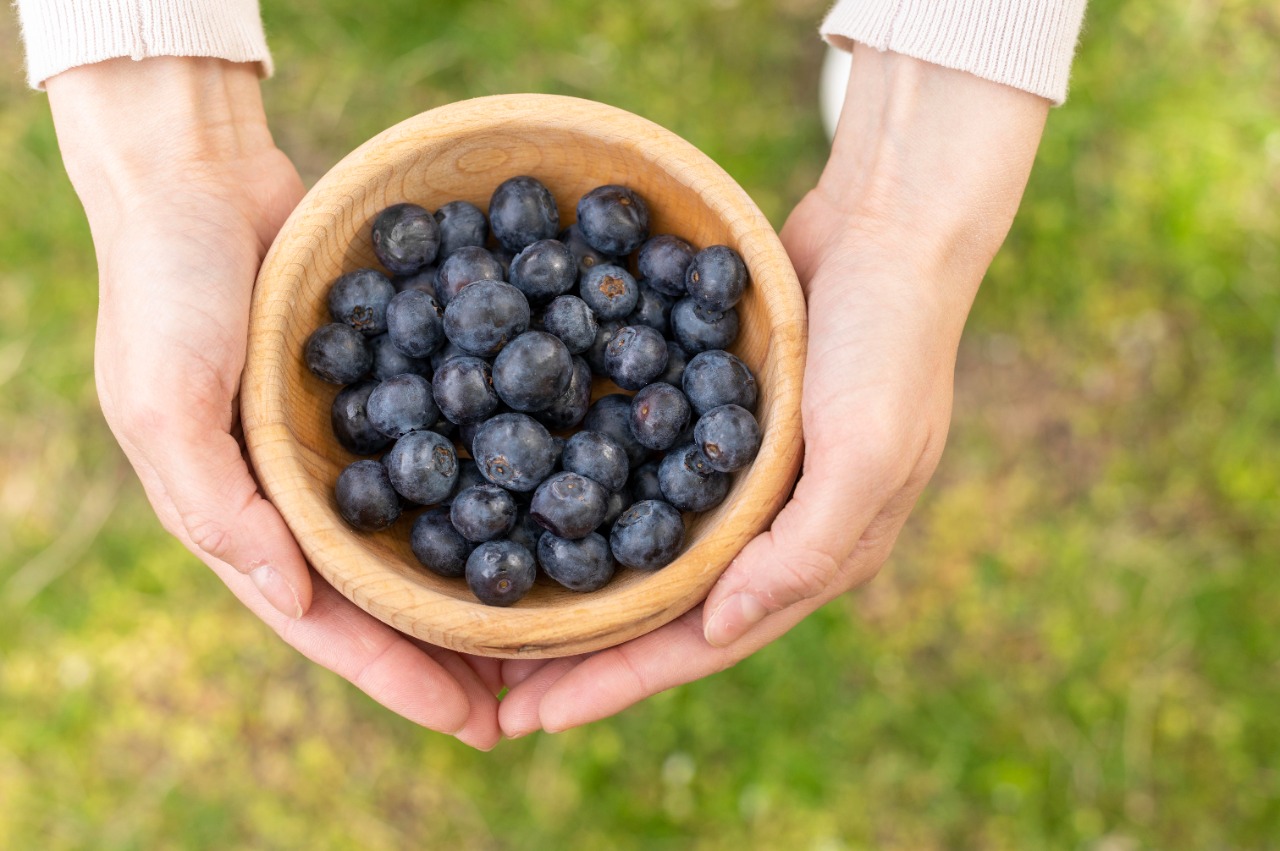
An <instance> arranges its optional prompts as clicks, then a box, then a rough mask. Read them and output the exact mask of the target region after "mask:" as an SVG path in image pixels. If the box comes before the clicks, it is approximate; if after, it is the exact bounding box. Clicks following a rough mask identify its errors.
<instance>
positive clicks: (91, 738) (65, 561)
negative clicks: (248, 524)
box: [0, 0, 1280, 851]
mask: <svg viewBox="0 0 1280 851" xmlns="http://www.w3.org/2000/svg"><path fill="white" fill-rule="evenodd" d="M264 5H265V7H266V8H265V10H264V11H265V14H266V22H267V26H268V31H269V33H270V36H271V38H272V45H273V48H274V51H275V56H276V59H277V63H278V66H279V73H278V75H277V77H276V78H275V79H273V80H272V81H270V82H269V83H267V84H266V87H265V91H266V96H267V101H268V109H269V110H270V112H271V114H272V116H273V119H274V128H275V132H276V134H277V138H278V141H279V142H280V143H281V145H282V146H283V147H284V148H285V149H286V150H287V151H288V152H289V153H290V154H291V155H293V156H294V157H295V159H296V160H297V162H298V163H299V166H300V168H301V169H302V171H303V173H304V176H305V177H306V178H307V179H308V180H314V179H315V178H316V177H318V176H319V175H320V174H322V173H323V172H324V171H325V170H326V169H327V168H328V167H329V166H330V165H331V164H332V163H333V162H335V161H336V160H337V159H338V158H340V157H341V156H342V155H343V154H344V153H345V152H347V151H348V150H350V149H351V148H353V147H355V146H356V145H357V144H359V143H360V142H362V141H364V140H365V139H366V138H368V137H369V136H371V135H373V134H374V133H376V132H378V131H379V130H381V129H383V128H385V127H387V126H389V125H390V124H393V123H395V122H396V121H398V120H400V119H402V118H404V117H406V116H408V115H410V114H413V113H416V112H419V111H421V110H424V109H427V108H430V107H432V106H436V105H438V104H442V103H446V102H449V101H452V100H456V99H459V98H463V97H470V96H474V95H480V94H488V93H494V92H505V91H520V90H533V91H549V92H561V93H568V94H574V95H580V96H584V97H589V98H594V99H597V100H602V101H606V102H609V103H613V104H617V105H619V106H622V107H625V108H627V109H630V110H633V111H635V112H638V113H640V114H642V115H645V116H647V117H649V118H652V119H654V120H656V121H658V122H660V123H662V124H664V125H666V126H668V127H670V128H671V129H673V130H674V131H676V132H677V133H680V134H681V135H683V136H685V137H686V138H688V139H690V140H691V141H693V142H694V143H695V144H697V145H699V146H700V147H701V148H703V150H705V151H706V152H707V153H708V154H710V155H711V156H712V157H713V158H715V159H716V160H717V161H718V162H720V163H721V164H722V165H724V167H725V168H726V169H727V170H728V171H729V172H730V173H731V174H733V175H734V176H735V177H736V178H737V179H738V180H739V181H740V182H741V183H742V184H743V185H744V187H745V188H746V189H747V190H748V191H749V192H750V193H751V194H752V196H753V197H755V198H756V199H757V201H758V202H759V203H760V205H761V207H762V208H763V209H764V210H765V212H766V213H767V214H768V215H769V217H770V218H771V220H772V221H773V222H774V223H775V224H779V225H780V224H781V222H782V221H783V219H784V218H785V216H786V212H787V210H788V208H789V206H790V205H791V204H793V203H794V202H795V201H796V200H797V199H798V198H799V196H800V195H801V193H803V191H804V190H805V189H807V188H808V187H809V186H810V185H812V183H813V181H814V179H815V178H816V175H817V174H818V172H819V170H820V169H821V167H822V163H823V160H824V157H825V143H824V140H823V138H822V135H821V130H820V126H819V122H818V119H817V115H816V111H815V109H814V106H813V104H814V89H815V81H816V74H817V68H818V63H819V61H820V59H821V51H820V47H819V44H818V43H817V41H816V39H815V37H814V28H815V26H816V23H817V21H818V19H819V18H820V16H821V13H822V11H823V9H824V6H825V4H824V3H821V2H817V0H799V2H791V3H766V2H762V0H740V1H739V2H734V0H721V2H716V3H710V4H696V3H677V2H667V0H654V2H649V3H644V4H625V5H624V4H613V5H610V4H598V3H586V2H582V0H570V2H557V3H552V2H550V0H534V2H528V3H522V4H508V3H502V4H499V3H493V2H456V3H440V4H421V3H415V2H410V0H387V2H383V3H380V4H375V5H372V6H370V5H367V4H356V3H351V2H344V1H341V0H323V1H322V2H320V0H317V2H313V3H306V4H303V3H283V2H267V3H265V4H264ZM432 7H435V8H432ZM424 8H426V9H427V11H422V10H423V9H424ZM16 39H17V32H16V24H15V22H14V20H13V17H12V15H7V16H0V40H3V43H6V44H10V45H12V44H15V43H16ZM1277 48H1280V13H1278V12H1277V11H1276V10H1275V9H1274V4H1270V3H1266V2H1263V0H1224V1H1223V2H1219V3H1197V4H1190V5H1188V7H1187V8H1186V9H1180V10H1179V11H1178V12H1177V13H1176V14H1171V13H1170V11H1169V9H1167V8H1165V7H1164V6H1163V5H1162V4H1157V3H1154V2H1148V0H1131V2H1128V3H1119V2H1114V0H1098V2H1095V3H1094V4H1092V7H1091V9H1090V12H1089V18H1088V21H1087V27H1086V32H1085V36H1084V42H1083V45H1082V48H1081V51H1080V54H1079V57H1078V61H1077V64H1076V69H1075V74H1074V77H1073V87H1072V97H1071V100H1070V101H1069V102H1068V104H1067V105H1066V106H1065V107H1064V108H1062V109H1060V110H1056V111H1055V112H1054V113H1053V114H1052V115H1051V117H1050V121H1049V126H1048V131H1047V133H1046V136H1045V141H1044V144H1043V146H1042V149H1041V153H1040V158H1039V161H1038V164H1037V167H1036V171H1035V173H1034V175H1033V177H1032V181H1031V185H1030V187H1029V189H1028V192H1027V197H1026V200H1025V202H1024V205H1023V209H1022V212H1021V214H1020V216H1019V218H1018V220H1017V222H1016V224H1015V226H1014V229H1013V232H1012V234H1011V235H1010V237H1009V241H1008V243H1007V245H1006V247H1005V249H1004V251H1003V252H1002V253H1001V255H1000V256H999V257H998V258H997V260H996V262H995V264H994V265H993V267H992V270H991V273H990V275H989V276H988V280H987V282H986V283H985V284H984V288H983V291H982V293H981V294H980V296H979V299H978V303H977V306H976V308H975V311H974V315H973V317H972V319H971V322H970V326H969V330H968V333H967V336H966V338H965V341H964V343H963V345H962V351H961V361H960V366H959V369H958V374H957V382H958V388H957V397H956V414H955V422H954V427H953V431H952V438H951V445H950V447H949V449H948V452H947V455H946V457H945V458H944V459H943V462H942V466H941V468H940V470H939V472H938V475H937V477H936V479H935V481H934V483H933V485H932V486H931V487H930V489H929V490H928V492H927V493H926V495H925V497H924V498H923V500H922V502H921V505H920V507H919V509H918V510H917V512H916V514H915V515H914V517H913V519H912V520H911V522H910V523H909V525H908V527H907V530H906V532H905V533H904V534H903V538H902V541H901V543H900V545H899V547H898V550H897V552H896V553H895V555H894V557H893V559H892V560H891V562H890V564H889V566H888V567H887V568H886V570H885V571H884V573H883V574H882V576H881V577H880V578H879V579H877V580H876V581H875V582H874V583H872V584H871V585H869V586H868V587H867V588H865V589H863V590H861V591H859V592H857V593H856V594H853V595H850V596H849V597H847V598H846V599H843V600H840V601H838V602H836V603H834V604H832V605H831V606H829V607H827V609H825V610H823V611H822V612H820V613H818V614H817V615H815V616H814V617H813V618H810V619H809V621H807V622H806V623H805V624H803V625H802V626H801V627H799V628H798V629H796V630H795V631H794V632H793V633H792V634H791V635H789V636H788V637H787V638H785V639H783V640H782V641H780V642H778V643H777V644H775V645H774V646H772V647H770V648H768V649H766V650H765V651H763V652H761V653H760V654H758V655H757V656H756V657H754V658H752V659H751V660H749V661H747V662H744V663H743V664H741V665H739V666H738V667H737V668H735V669H733V670H732V671H729V672H727V673H725V674H722V675H720V676H717V677H714V678H711V679H710V680H706V681H703V682H699V683H696V684H693V685H690V686H687V687H684V688H681V689H677V690H675V691H673V692H669V693H666V694H663V695H660V696H658V697H656V698H654V699H652V700H650V701H648V702H647V703H645V704H643V705H641V706H639V707H636V708H634V709H632V710H629V711H627V712H625V713H623V714H622V715H621V716H619V717H617V718H614V719H611V720H608V721H605V722H601V723H598V724H595V725H593V726H591V727H589V728H586V729H583V730H577V731H573V732H569V733H565V734H561V735H557V736H532V737H529V738H528V739H524V740H521V741H517V742H510V743H504V744H503V745H501V746H500V747H499V748H498V749H497V750H495V751H493V752H492V753H490V754H487V755H485V754H477V753H474V752H471V751H468V750H467V749H466V748H464V747H462V746H460V745H458V744H457V743H454V742H452V741H450V740H446V739H444V738H442V737H439V736H435V735H432V734H428V733H424V732H422V731H420V730H418V729H416V728H414V727H412V726H411V725H409V724H408V723H406V722H403V721H400V720H399V719H397V718H394V717H392V716H390V715H389V714H388V713H386V712H385V711H383V710H382V709H380V708H379V707H377V706H376V705H374V704H373V703H372V702H371V701H369V700H368V699H367V698H366V697H364V696H363V695H362V694H360V693H359V692H358V691H356V690H355V689H354V688H352V687H351V686H349V685H347V684H346V683H344V682H342V681H341V680H339V679H337V678H336V677H334V676H332V675H330V674H328V673H327V672H324V671H322V670H319V669H317V668H315V667H314V666H312V665H310V664H309V663H307V662H306V661H305V660H303V659H301V657H299V656H298V655H297V654H295V653H294V652H293V651H291V650H289V649H287V648H285V647H284V646H282V645H281V644H280V643H279V642H278V641H277V640H276V639H275V637H274V636H273V635H272V634H271V633H270V632H269V631H268V630H267V629H266V628H265V627H263V626H262V625H261V624H259V623H258V622H257V621H256V620H255V619H254V618H252V617H251V616H250V615H248V614H247V613H246V612H245V611H244V610H243V609H242V608H241V607H240V606H239V605H238V604H237V603H236V602H235V601H234V600H233V599H232V598H231V597H230V595H228V594H226V593H225V592H223V591H222V590H221V586H220V584H219V583H218V582H217V581H216V579H214V578H213V577H212V576H211V575H210V574H209V573H208V572H207V571H205V570H204V569H203V568H202V567H201V566H200V565H199V564H198V563H197V562H196V561H195V560H194V559H193V558H191V557H190V556H188V555H187V554H186V553H185V551H184V550H182V548H181V547H179V546H178V545H177V544H176V543H174V542H172V541H170V540H168V539H167V538H166V536H165V535H164V533H163V532H162V531H161V530H160V528H159V526H158V524H157V523H156V522H155V521H154V519H153V518H152V517H151V515H150V512H149V510H148V508H147V506H146V502H145V499H144V498H143V496H142V493H141V489H140V488H139V487H138V485H137V483H136V481H135V480H134V478H133V477H132V474H131V473H130V472H129V469H128V466H127V464H126V463H125V461H124V460H123V457H122V456H121V454H120V453H119V451H118V450H117V449H116V448H115V445H114V443H113V441H112V440H111V437H110V434H109V433H108V432H107V430H106V428H105V426H104V425H103V423H102V420H101V416H100V414H99V413H98V410H97V405H96V400H95V396H94V391H93V380H92V372H91V369H92V366H91V364H92V329H93V322H94V318H95V317H94V305H95V295H94V279H95V270H94V265H93V254H92V248H91V244H90V240H89V235H88V230H87V227H86V226H85V223H84V221H83V216H82V214H81V212H80V210H79V207H78V204H77V202H76V199H75V196H74V194H73V193H72V191H71V189H70V186H69V184H68V182H67V180H66V178H65V177H64V176H63V174H62V172H61V165H60V161H59V157H58V153H57V148H56V143H55V139H54V135H53V130H52V126H51V123H50V121H49V118H48V110H47V106H46V104H45V101H44V98H43V96H41V95H36V94H33V93H30V92H27V91H26V90H25V89H24V88H23V86H22V76H21V68H20V65H19V59H18V57H17V56H16V55H15V54H16V51H6V52H4V53H3V54H0V71H2V72H3V73H0V391H2V392H3V394H4V404H3V405H2V406H0V435H3V439H2V440H0V470H3V473H0V705H2V706H3V715H2V716H0V847H4V848H15V849H28V848H33V849H34V848H40V849H73V848H77V849H78V848H101V849H135V848H136V849H155V848H236V847H251V848H264V849H270V848H280V849H293V848H300V847H308V848H320V849H399V848H436V847H452V848H463V849H472V848H476V849H505V848H513V849H514V848H548V849H560V848H619V849H632V848H634V849H652V848H698V849H721V848H723V849H738V848H743V847H747V848H768V849H774V848H777V849H810V848H812V849H840V848H903V849H931V848H939V849H940V848H990V849H1006V848H1007V849H1038V848H1054V849H1057V848H1068V849H1075V848H1079V849H1096V851H1128V850H1129V849H1138V848H1255V849H1261V848H1274V847H1280V844H1278V843H1280V840H1277V839H1276V837H1280V773H1277V770H1276V758H1277V754H1280V720H1277V719H1280V713H1277V712H1276V706H1277V705H1280V667H1278V666H1277V661H1278V660H1280V596H1278V595H1277V589H1278V583H1277V581H1276V578H1275V577H1276V573H1275V565H1276V561H1277V555H1278V554H1280V525H1278V524H1277V523H1276V517H1277V516H1280V497H1278V495H1280V451H1277V448H1276V447H1277V445H1278V444H1277V435H1280V382H1278V381H1277V377H1278V376H1277V372H1278V362H1280V355H1278V354H1277V352H1280V344H1278V343H1277V334H1278V333H1280V289H1278V288H1277V286H1276V283H1277V281H1280V206H1278V205H1277V204H1276V192H1277V188H1280V119H1277V116H1278V115H1280V64H1277V63H1276V61H1275V56H1276V55H1277Z"/></svg>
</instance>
